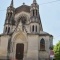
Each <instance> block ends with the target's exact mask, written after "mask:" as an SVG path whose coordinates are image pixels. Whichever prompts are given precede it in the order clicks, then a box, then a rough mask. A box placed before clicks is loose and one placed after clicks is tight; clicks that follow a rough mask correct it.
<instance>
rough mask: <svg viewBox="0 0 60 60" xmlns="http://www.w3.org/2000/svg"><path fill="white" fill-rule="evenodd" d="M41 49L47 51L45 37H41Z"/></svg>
mask: <svg viewBox="0 0 60 60" xmlns="http://www.w3.org/2000/svg"><path fill="white" fill-rule="evenodd" d="M40 50H41V51H45V41H44V39H41V41H40Z"/></svg>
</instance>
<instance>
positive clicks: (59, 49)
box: [54, 41, 60, 60]
mask: <svg viewBox="0 0 60 60" xmlns="http://www.w3.org/2000/svg"><path fill="white" fill-rule="evenodd" d="M54 53H55V59H56V60H60V41H59V42H58V43H57V44H56V45H55V46H54Z"/></svg>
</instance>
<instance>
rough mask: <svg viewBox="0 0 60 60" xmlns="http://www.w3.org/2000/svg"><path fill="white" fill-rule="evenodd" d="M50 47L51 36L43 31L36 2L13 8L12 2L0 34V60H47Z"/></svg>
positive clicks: (51, 44) (51, 42)
mask: <svg viewBox="0 0 60 60" xmlns="http://www.w3.org/2000/svg"><path fill="white" fill-rule="evenodd" d="M52 46H53V35H51V34H49V33H47V32H44V31H43V27H42V22H41V18H40V14H39V5H38V3H37V1H36V0H33V2H32V4H31V5H30V6H28V5H26V4H25V3H23V4H22V5H21V6H19V7H17V8H15V7H14V4H13V0H12V1H11V4H10V6H9V7H7V12H6V18H5V23H4V29H3V33H2V34H0V59H1V60H8V59H9V60H49V58H50V50H51V49H52Z"/></svg>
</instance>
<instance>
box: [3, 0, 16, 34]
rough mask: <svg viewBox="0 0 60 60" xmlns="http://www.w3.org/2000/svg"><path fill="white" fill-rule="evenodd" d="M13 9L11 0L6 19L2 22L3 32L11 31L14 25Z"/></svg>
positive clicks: (8, 32)
mask: <svg viewBox="0 0 60 60" xmlns="http://www.w3.org/2000/svg"><path fill="white" fill-rule="evenodd" d="M14 12H15V9H14V7H13V0H12V1H11V4H10V6H9V7H8V8H7V13H6V19H5V24H4V32H3V33H4V34H10V33H12V28H13V26H14V25H15V21H14V14H15V13H14Z"/></svg>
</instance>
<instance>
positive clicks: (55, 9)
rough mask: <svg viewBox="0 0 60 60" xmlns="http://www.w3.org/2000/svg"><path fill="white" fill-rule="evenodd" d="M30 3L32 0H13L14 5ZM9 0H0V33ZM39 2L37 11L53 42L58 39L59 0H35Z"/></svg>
mask: <svg viewBox="0 0 60 60" xmlns="http://www.w3.org/2000/svg"><path fill="white" fill-rule="evenodd" d="M23 2H24V3H25V4H26V5H31V3H32V2H33V0H14V7H15V8H16V7H19V6H21V5H22V4H23ZM10 3H11V0H1V1H0V34H1V33H2V32H3V28H4V21H5V17H6V9H7V7H8V6H9V5H10ZM37 3H38V4H39V7H40V9H39V12H40V17H41V21H42V25H43V29H44V31H45V32H48V33H50V34H52V35H53V36H54V38H53V44H54V45H55V44H56V43H57V42H58V41H59V40H60V0H37Z"/></svg>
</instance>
